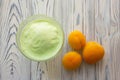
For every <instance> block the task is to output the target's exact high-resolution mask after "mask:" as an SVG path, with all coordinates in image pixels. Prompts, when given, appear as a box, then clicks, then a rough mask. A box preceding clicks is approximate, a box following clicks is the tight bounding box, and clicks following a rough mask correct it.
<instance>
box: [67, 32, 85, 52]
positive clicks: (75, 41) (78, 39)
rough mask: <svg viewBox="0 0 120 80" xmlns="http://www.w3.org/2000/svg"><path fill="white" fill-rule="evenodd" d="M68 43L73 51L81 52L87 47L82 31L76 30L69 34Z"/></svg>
mask: <svg viewBox="0 0 120 80" xmlns="http://www.w3.org/2000/svg"><path fill="white" fill-rule="evenodd" d="M68 43H69V44H70V46H71V47H72V48H73V49H75V50H79V49H81V48H83V47H84V46H85V44H86V38H85V36H84V35H83V34H82V33H81V32H80V31H78V30H75V31H73V32H71V33H70V34H69V37H68Z"/></svg>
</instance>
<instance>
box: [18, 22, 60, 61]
mask: <svg viewBox="0 0 120 80" xmlns="http://www.w3.org/2000/svg"><path fill="white" fill-rule="evenodd" d="M20 43H21V48H22V50H23V52H24V53H25V55H27V56H29V57H32V58H35V59H37V58H38V59H41V60H42V59H46V58H47V57H50V56H52V55H54V54H55V53H56V52H57V51H58V50H59V49H60V46H61V43H62V32H61V30H60V29H59V27H56V26H55V25H54V24H52V23H50V22H45V21H35V22H32V23H30V24H28V25H26V27H25V28H24V29H23V31H22V33H21V37H20Z"/></svg>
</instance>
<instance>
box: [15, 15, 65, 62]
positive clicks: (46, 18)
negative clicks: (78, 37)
mask: <svg viewBox="0 0 120 80" xmlns="http://www.w3.org/2000/svg"><path fill="white" fill-rule="evenodd" d="M37 20H43V21H46V22H52V23H54V24H55V25H57V27H59V30H61V34H62V38H61V41H62V42H61V43H60V47H59V49H58V50H57V51H56V52H53V53H54V54H50V55H49V56H47V55H46V57H47V58H41V57H37V58H36V57H35V56H34V55H31V56H30V55H28V54H29V53H27V51H24V50H23V48H22V46H21V42H20V39H21V33H22V31H23V30H24V28H25V27H26V25H28V24H29V23H31V22H33V21H37ZM44 27H45V26H44ZM48 34H49V33H48ZM43 36H44V35H43ZM16 42H17V46H18V49H19V50H20V52H21V53H22V54H23V55H24V56H25V57H27V58H29V59H31V60H34V61H46V60H49V59H51V58H53V57H55V56H56V55H57V54H58V53H59V52H60V51H61V49H62V47H63V43H64V32H63V29H62V27H61V25H60V24H59V23H58V22H57V21H56V20H55V19H53V18H51V17H47V16H45V15H34V16H30V17H28V18H26V19H25V20H24V21H22V23H21V24H20V25H19V27H18V31H17V34H16Z"/></svg>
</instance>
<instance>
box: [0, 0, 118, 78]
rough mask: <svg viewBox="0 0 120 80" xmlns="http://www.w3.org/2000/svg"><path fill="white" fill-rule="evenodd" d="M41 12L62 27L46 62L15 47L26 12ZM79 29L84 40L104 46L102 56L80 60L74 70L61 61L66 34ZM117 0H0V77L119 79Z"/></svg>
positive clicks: (27, 14)
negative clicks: (57, 49)
mask: <svg viewBox="0 0 120 80" xmlns="http://www.w3.org/2000/svg"><path fill="white" fill-rule="evenodd" d="M35 14H44V15H47V16H50V17H53V18H55V19H56V20H57V21H59V22H60V23H61V25H62V27H63V30H64V34H65V39H64V40H65V41H64V45H63V49H62V51H61V52H60V53H59V54H58V55H57V56H56V57H55V58H53V59H51V60H49V61H46V62H34V61H31V60H29V59H27V58H25V57H24V56H23V55H22V54H21V53H20V51H19V50H18V48H17V45H16V32H17V28H18V26H19V24H20V23H21V22H22V21H23V20H24V19H25V18H26V17H28V16H31V15H35ZM76 29H77V30H80V31H81V32H83V33H84V34H85V35H86V39H87V41H91V40H94V41H97V42H99V43H100V44H102V45H103V47H104V48H105V56H104V58H103V60H101V61H100V62H98V63H97V64H95V65H88V64H86V63H85V62H84V61H83V63H82V64H81V67H80V68H78V69H77V70H75V71H67V70H65V69H64V68H63V66H62V64H61V59H62V57H63V55H64V54H65V53H66V52H68V51H71V50H72V49H71V48H70V46H69V45H68V41H67V37H68V35H69V33H70V32H71V31H73V30H76ZM119 48H120V0H0V80H119V79H120V61H119V60H120V58H119V57H120V54H119V52H120V49H119Z"/></svg>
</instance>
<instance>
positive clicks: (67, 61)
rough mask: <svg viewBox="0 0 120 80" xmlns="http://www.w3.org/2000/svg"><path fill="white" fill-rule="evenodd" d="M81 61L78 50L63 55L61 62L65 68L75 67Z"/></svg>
mask: <svg viewBox="0 0 120 80" xmlns="http://www.w3.org/2000/svg"><path fill="white" fill-rule="evenodd" d="M81 63H82V57H81V55H80V54H79V53H78V52H75V51H71V52H68V53H66V54H65V55H64V57H63V59H62V64H63V66H64V68H65V69H67V70H74V69H77V68H78V67H79V66H80V64H81Z"/></svg>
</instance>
